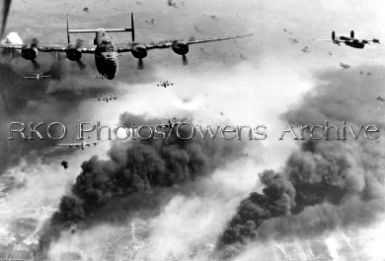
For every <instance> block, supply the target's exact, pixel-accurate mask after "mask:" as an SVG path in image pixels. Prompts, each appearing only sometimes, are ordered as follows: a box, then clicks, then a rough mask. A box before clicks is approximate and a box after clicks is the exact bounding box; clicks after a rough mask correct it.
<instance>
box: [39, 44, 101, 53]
mask: <svg viewBox="0 0 385 261" xmlns="http://www.w3.org/2000/svg"><path fill="white" fill-rule="evenodd" d="M38 50H39V51H40V52H46V53H60V52H66V51H68V50H69V49H68V47H67V46H57V45H51V46H49V45H46V46H42V45H39V46H38ZM79 51H80V52H81V53H95V47H87V48H79Z"/></svg>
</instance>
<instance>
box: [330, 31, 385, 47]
mask: <svg viewBox="0 0 385 261" xmlns="http://www.w3.org/2000/svg"><path fill="white" fill-rule="evenodd" d="M332 41H333V43H334V44H336V45H340V44H341V43H344V44H345V45H347V46H350V47H353V48H359V49H363V48H364V47H365V45H367V44H370V43H376V44H380V40H378V39H375V38H373V39H372V40H368V39H358V38H355V34H354V31H350V36H336V33H335V31H332Z"/></svg>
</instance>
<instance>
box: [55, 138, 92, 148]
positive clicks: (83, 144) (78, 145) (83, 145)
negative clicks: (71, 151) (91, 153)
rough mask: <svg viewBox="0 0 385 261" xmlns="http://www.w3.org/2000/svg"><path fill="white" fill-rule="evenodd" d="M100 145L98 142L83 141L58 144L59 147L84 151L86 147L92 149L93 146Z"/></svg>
mask: <svg viewBox="0 0 385 261" xmlns="http://www.w3.org/2000/svg"><path fill="white" fill-rule="evenodd" d="M97 144H98V143H97V142H86V141H84V140H83V142H74V143H58V144H57V145H58V146H64V147H69V148H72V147H75V148H78V149H82V150H84V149H85V148H86V147H91V145H94V146H96V145H97Z"/></svg>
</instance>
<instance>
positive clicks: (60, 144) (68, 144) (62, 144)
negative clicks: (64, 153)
mask: <svg viewBox="0 0 385 261" xmlns="http://www.w3.org/2000/svg"><path fill="white" fill-rule="evenodd" d="M57 145H58V146H81V145H82V143H58V144H57Z"/></svg>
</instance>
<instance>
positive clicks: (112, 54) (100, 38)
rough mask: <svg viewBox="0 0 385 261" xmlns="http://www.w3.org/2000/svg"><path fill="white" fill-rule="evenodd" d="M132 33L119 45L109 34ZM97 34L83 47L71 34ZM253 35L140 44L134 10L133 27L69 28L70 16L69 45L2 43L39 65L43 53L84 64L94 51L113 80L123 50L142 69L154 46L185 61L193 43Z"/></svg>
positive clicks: (99, 64)
mask: <svg viewBox="0 0 385 261" xmlns="http://www.w3.org/2000/svg"><path fill="white" fill-rule="evenodd" d="M122 32H130V33H131V40H132V42H131V43H127V44H126V45H125V46H123V47H118V46H117V45H116V44H115V43H114V42H113V41H112V38H111V37H110V36H109V35H108V33H122ZM85 33H94V34H95V38H94V46H92V47H83V41H82V40H81V39H78V40H77V41H76V43H75V44H73V43H71V39H70V35H71V34H85ZM248 36H251V34H248V35H231V36H225V37H215V38H207V39H190V40H166V41H160V42H156V43H155V42H153V43H148V44H144V43H138V42H135V26H134V15H133V13H131V28H109V29H105V28H98V29H69V19H68V15H67V45H66V46H60V45H39V43H38V41H37V40H36V39H34V40H33V41H32V42H30V43H27V44H13V43H6V42H4V43H1V44H0V49H4V50H19V51H20V52H21V56H22V57H23V58H24V59H26V60H30V61H31V62H32V63H34V64H36V58H37V56H38V54H39V52H54V53H59V52H63V53H65V54H66V57H67V59H69V60H71V61H76V62H78V63H79V64H81V58H82V55H83V54H93V55H94V56H95V64H96V68H97V70H98V72H99V73H100V74H101V75H102V76H103V77H105V78H106V79H109V80H112V79H114V78H115V76H116V75H117V73H118V69H119V63H118V57H119V56H120V55H119V54H120V53H125V52H131V54H132V55H133V56H134V57H135V58H137V59H138V69H141V68H142V67H143V58H145V57H146V56H147V53H148V51H149V50H152V49H166V48H171V49H172V50H173V51H174V52H175V53H176V54H178V55H181V56H182V57H183V62H184V64H186V63H187V58H186V54H187V53H188V52H189V47H190V45H193V44H202V43H207V42H214V41H222V40H229V39H235V38H243V37H248Z"/></svg>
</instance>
